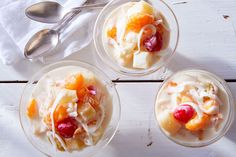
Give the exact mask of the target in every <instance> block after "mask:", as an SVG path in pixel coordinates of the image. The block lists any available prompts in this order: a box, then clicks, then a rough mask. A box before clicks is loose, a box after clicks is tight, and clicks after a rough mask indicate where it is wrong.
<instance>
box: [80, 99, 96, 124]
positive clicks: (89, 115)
mask: <svg viewBox="0 0 236 157" xmlns="http://www.w3.org/2000/svg"><path fill="white" fill-rule="evenodd" d="M78 113H79V115H80V116H81V118H82V119H83V121H85V122H88V121H89V120H91V119H93V118H94V117H95V116H96V111H95V109H94V108H93V107H92V106H91V105H90V104H89V103H85V104H82V105H78Z"/></svg>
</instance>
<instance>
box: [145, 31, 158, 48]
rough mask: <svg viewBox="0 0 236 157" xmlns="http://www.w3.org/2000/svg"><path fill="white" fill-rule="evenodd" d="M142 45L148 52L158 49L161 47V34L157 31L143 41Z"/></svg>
mask: <svg viewBox="0 0 236 157" xmlns="http://www.w3.org/2000/svg"><path fill="white" fill-rule="evenodd" d="M143 45H144V47H145V48H146V49H147V50H148V51H149V52H155V51H160V50H161V48H162V36H161V34H160V33H159V32H157V33H156V34H155V35H152V36H151V37H150V38H147V39H146V40H144V41H143Z"/></svg>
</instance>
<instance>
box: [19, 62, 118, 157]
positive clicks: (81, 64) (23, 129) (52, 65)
mask: <svg viewBox="0 0 236 157" xmlns="http://www.w3.org/2000/svg"><path fill="white" fill-rule="evenodd" d="M61 64H62V65H61ZM63 64H68V65H63ZM72 64H79V65H77V66H81V67H82V68H84V69H86V70H89V69H87V68H88V67H89V68H91V69H92V70H89V71H91V72H93V71H94V70H95V71H96V72H98V73H100V74H101V75H102V76H104V78H105V79H106V81H108V82H106V83H109V85H110V86H111V87H113V89H114V92H115V97H116V99H117V103H118V104H116V105H118V109H119V111H118V113H117V115H118V117H117V124H115V125H116V126H115V128H114V131H113V133H112V135H111V136H110V137H109V139H108V140H107V141H106V142H105V143H104V144H103V145H101V146H100V147H98V148H97V149H96V150H95V151H93V152H92V153H90V154H89V156H93V155H94V154H95V153H97V152H99V151H101V150H102V149H104V148H105V147H106V146H107V145H108V144H109V143H110V142H111V140H112V139H113V138H114V136H115V134H116V132H117V130H118V128H119V125H120V119H121V101H120V97H119V93H118V92H117V89H116V87H115V83H113V82H112V81H111V79H110V78H109V77H108V76H107V75H106V74H105V73H104V72H103V71H102V70H101V69H100V68H98V67H96V66H94V65H92V64H90V63H87V62H84V61H77V60H63V61H58V62H55V63H52V64H48V65H46V66H45V67H43V68H41V69H40V70H39V71H37V72H36V73H35V74H33V75H32V76H31V77H30V79H29V80H28V81H27V83H26V84H25V86H24V88H23V90H22V93H21V96H20V100H19V111H18V117H19V121H20V126H21V129H22V131H23V133H24V135H25V137H26V139H27V141H29V142H30V144H31V145H32V146H33V147H34V148H35V149H36V150H37V151H39V152H40V153H42V154H44V155H45V156H51V154H49V153H47V152H44V151H43V150H41V149H40V148H38V147H37V146H36V145H35V144H34V142H32V141H31V139H30V138H29V137H28V135H27V131H26V130H25V128H24V125H23V122H22V117H21V112H22V107H21V106H22V103H21V102H22V99H23V96H24V93H25V90H26V88H27V87H28V85H30V84H32V83H33V82H32V80H33V78H35V77H36V76H37V75H39V74H40V73H42V76H43V75H44V74H46V73H47V72H50V71H52V70H55V69H57V68H61V67H65V66H76V65H72ZM56 65H61V66H59V67H55V68H52V67H54V66H56ZM50 68H52V69H51V70H49V69H50ZM47 70H49V71H47ZM45 71H47V72H46V73H45ZM116 112H117V111H116ZM111 118H112V117H111ZM109 123H110V122H109ZM108 126H109V124H108ZM108 126H107V127H108ZM102 138H103V136H102ZM102 138H101V139H100V140H102ZM94 146H96V145H94ZM84 149H86V148H84ZM76 153H78V154H79V153H80V151H77V152H76Z"/></svg>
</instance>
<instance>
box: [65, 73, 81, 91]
mask: <svg viewBox="0 0 236 157" xmlns="http://www.w3.org/2000/svg"><path fill="white" fill-rule="evenodd" d="M65 82H66V84H65V87H66V89H70V90H79V89H81V88H82V86H83V83H84V77H83V75H82V74H73V75H70V76H68V77H67V78H66V80H65Z"/></svg>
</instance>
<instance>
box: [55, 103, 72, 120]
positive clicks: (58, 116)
mask: <svg viewBox="0 0 236 157" xmlns="http://www.w3.org/2000/svg"><path fill="white" fill-rule="evenodd" d="M66 110H67V106H66V105H62V104H59V105H58V106H57V108H56V109H55V111H54V114H53V118H54V121H55V123H57V122H59V121H61V120H63V119H65V118H67V117H68V113H67V111H66Z"/></svg>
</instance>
